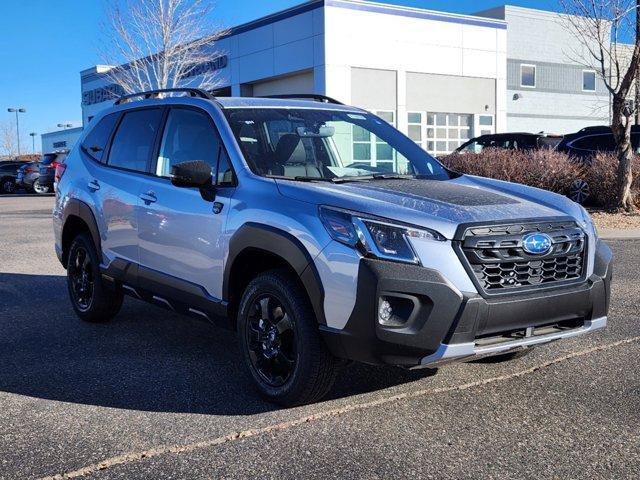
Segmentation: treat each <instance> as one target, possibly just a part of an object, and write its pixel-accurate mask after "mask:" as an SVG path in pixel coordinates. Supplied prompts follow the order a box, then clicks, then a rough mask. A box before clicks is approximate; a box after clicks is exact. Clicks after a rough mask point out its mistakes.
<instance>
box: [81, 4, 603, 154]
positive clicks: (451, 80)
mask: <svg viewBox="0 0 640 480" xmlns="http://www.w3.org/2000/svg"><path fill="white" fill-rule="evenodd" d="M557 17H558V16H557V14H552V13H547V12H540V11H538V10H532V9H522V8H515V7H500V8H497V9H493V10H489V11H486V12H480V13H478V14H476V15H458V14H452V13H445V12H436V11H431V10H425V9H418V8H409V7H400V6H395V5H388V4H382V3H374V2H365V1H360V0H313V1H310V2H307V3H304V4H301V5H299V6H296V7H293V8H290V9H288V10H285V11H281V12H278V13H275V14H273V15H269V16H267V17H264V18H260V19H258V20H255V21H253V22H249V23H246V24H243V25H240V26H237V27H234V28H231V29H229V30H227V31H226V32H225V35H224V36H223V37H221V38H220V39H219V40H218V41H217V42H216V44H215V48H214V50H215V51H214V52H212V54H211V61H210V62H209V63H208V64H207V65H206V68H208V69H211V70H215V71H216V73H217V76H218V80H219V88H218V89H217V90H216V94H218V95H225V96H228V95H233V96H264V95H274V94H283V93H317V94H323V95H327V96H330V97H333V98H336V99H337V100H339V101H341V102H343V103H347V104H352V105H356V106H359V107H362V108H365V109H367V110H369V111H372V112H374V113H376V114H378V115H379V116H381V117H382V118H384V119H385V120H387V121H389V122H390V123H392V124H394V125H395V126H397V128H399V129H400V130H401V131H403V132H404V133H406V134H408V135H409V136H410V137H411V138H412V139H413V140H414V141H415V142H417V143H418V144H420V145H421V146H422V147H423V148H424V149H426V150H427V151H429V152H431V153H433V154H436V155H440V154H444V153H448V152H450V151H452V150H454V149H455V148H457V147H458V146H459V145H460V144H461V143H463V142H464V141H466V140H467V139H468V138H471V137H473V136H477V135H480V134H484V133H493V132H505V131H515V130H518V131H536V132H537V131H541V130H545V131H551V132H554V133H566V132H568V131H572V130H576V129H577V128H581V127H583V126H586V125H594V124H602V123H606V121H607V119H608V113H607V114H605V115H604V116H594V115H590V114H589V113H587V112H588V109H589V108H590V107H589V104H590V102H598V101H602V100H601V97H602V95H601V94H602V86H601V85H600V84H599V82H598V80H597V79H594V80H593V83H594V90H593V91H591V90H585V89H584V88H582V87H583V86H584V85H582V84H580V82H578V83H577V84H576V86H575V88H574V86H573V84H571V83H570V82H568V81H567V79H568V78H571V79H574V77H576V76H577V77H576V78H577V79H578V80H580V79H581V78H582V77H581V74H582V70H581V68H580V67H579V66H577V65H571V64H570V62H567V60H566V59H563V58H562V52H561V51H560V50H561V48H560V45H566V42H568V41H570V40H569V39H568V38H567V36H566V35H565V36H564V37H561V38H560V37H558V35H559V34H560V32H558V23H557V21H556V20H557ZM532 18H533V19H535V23H533V24H531V23H528V22H529V20H530V19H532ZM549 32H551V33H553V35H550V33H549ZM534 36H535V38H534ZM547 37H549V38H547ZM558 40H560V42H565V43H564V44H562V43H560V44H558V43H555V44H554V42H557V41H558ZM572 41H574V42H575V40H572ZM531 67H533V68H531ZM110 68H111V67H109V66H95V67H92V68H90V69H87V70H84V71H82V72H81V89H82V115H83V123H84V124H85V125H86V124H87V123H88V122H90V121H91V119H92V118H93V117H94V116H95V115H96V114H97V113H98V112H99V111H100V110H102V109H104V108H106V107H108V106H110V105H111V104H112V103H113V99H114V98H116V97H117V95H118V93H119V88H118V87H117V86H116V85H113V84H112V83H111V81H110V80H109V78H108V76H107V75H106V74H107V72H108V71H109V69H110ZM585 78H586V77H585ZM586 80H588V81H589V82H591V78H590V77H589V78H586ZM194 83H197V77H196V78H190V79H189V84H190V85H193V84H194ZM585 85H586V86H587V87H591V83H588V84H585ZM604 102H605V105H608V98H607V97H606V95H604ZM592 110H593V109H592ZM605 110H606V109H605ZM371 141H372V142H375V139H371ZM372 147H373V145H372ZM370 151H371V152H372V153H371V155H375V148H371V149H370ZM372 160H374V159H372Z"/></svg>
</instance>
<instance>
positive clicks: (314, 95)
mask: <svg viewBox="0 0 640 480" xmlns="http://www.w3.org/2000/svg"><path fill="white" fill-rule="evenodd" d="M262 98H285V99H286V98H292V99H294V98H298V99H300V100H315V101H317V102H322V103H334V104H336V105H344V103H342V102H339V101H338V100H336V99H335V98H331V97H327V96H326V95H320V94H318V93H288V94H283V95H265V96H264V97H262Z"/></svg>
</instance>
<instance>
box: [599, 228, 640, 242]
mask: <svg viewBox="0 0 640 480" xmlns="http://www.w3.org/2000/svg"><path fill="white" fill-rule="evenodd" d="M598 235H599V236H600V238H603V239H604V240H640V228H629V229H622V228H603V229H598Z"/></svg>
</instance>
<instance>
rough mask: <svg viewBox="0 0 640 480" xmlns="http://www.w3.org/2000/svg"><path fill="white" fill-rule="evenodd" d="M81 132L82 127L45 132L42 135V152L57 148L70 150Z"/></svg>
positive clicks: (53, 150) (49, 151)
mask: <svg viewBox="0 0 640 480" xmlns="http://www.w3.org/2000/svg"><path fill="white" fill-rule="evenodd" d="M81 134H82V127H76V128H68V129H66V130H57V131H55V132H49V133H43V134H42V135H41V137H40V138H41V140H42V153H51V152H55V151H57V150H70V149H71V148H72V147H73V145H74V144H75V143H76V142H77V141H78V138H80V135H81Z"/></svg>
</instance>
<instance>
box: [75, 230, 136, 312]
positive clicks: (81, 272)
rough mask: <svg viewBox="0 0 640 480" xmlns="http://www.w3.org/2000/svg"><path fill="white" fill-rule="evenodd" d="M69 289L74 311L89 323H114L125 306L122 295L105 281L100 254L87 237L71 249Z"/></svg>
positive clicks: (79, 239) (83, 237)
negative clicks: (123, 305) (112, 320)
mask: <svg viewBox="0 0 640 480" xmlns="http://www.w3.org/2000/svg"><path fill="white" fill-rule="evenodd" d="M67 288H68V290H69V297H70V299H71V304H72V305H73V310H74V311H75V312H76V315H78V317H80V319H82V320H84V321H86V322H106V321H108V320H111V319H112V318H113V317H114V316H116V315H117V313H118V312H119V311H120V307H121V306H122V299H123V294H122V292H121V291H117V290H113V289H109V288H108V287H106V286H105V285H104V283H103V281H102V275H101V274H100V262H99V260H98V254H97V252H96V249H95V247H94V245H93V241H92V240H91V237H90V236H89V234H87V233H81V234H80V235H78V236H77V237H76V238H75V239H74V240H73V242H72V244H71V248H70V249H69V258H68V259H67Z"/></svg>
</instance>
